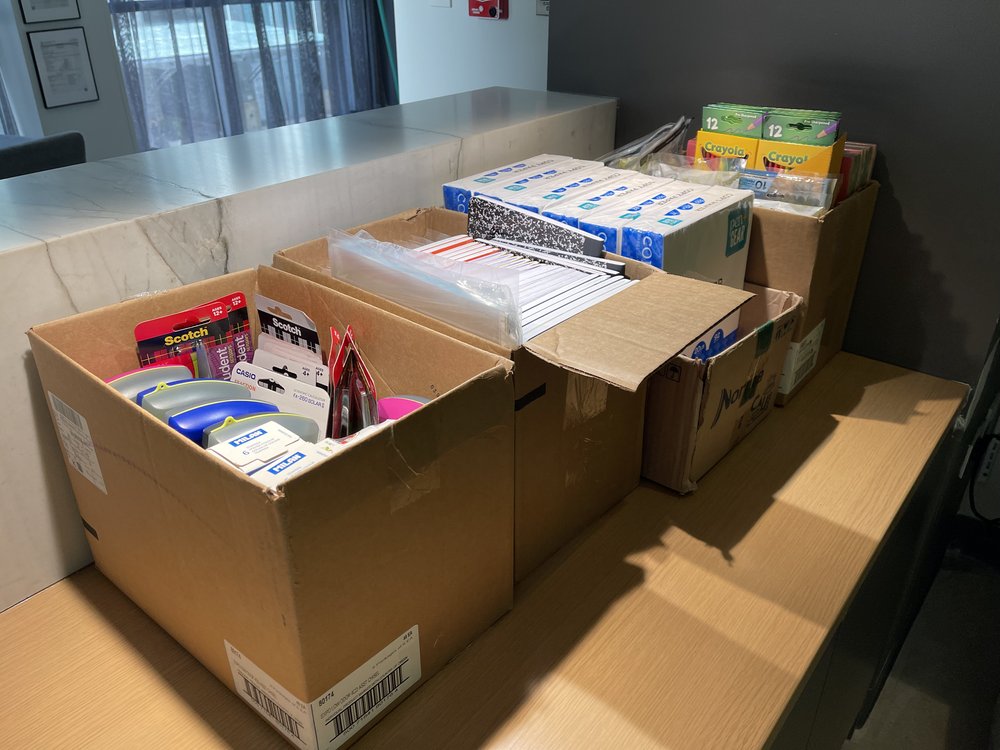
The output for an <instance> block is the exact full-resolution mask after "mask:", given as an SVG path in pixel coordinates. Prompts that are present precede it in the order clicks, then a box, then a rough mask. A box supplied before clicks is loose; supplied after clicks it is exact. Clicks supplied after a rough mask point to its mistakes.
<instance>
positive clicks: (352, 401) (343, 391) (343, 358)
mask: <svg viewBox="0 0 1000 750" xmlns="http://www.w3.org/2000/svg"><path fill="white" fill-rule="evenodd" d="M330 333H331V339H332V340H333V341H334V342H336V341H338V340H340V348H339V349H338V351H337V355H336V358H331V365H330V378H331V382H332V384H333V415H332V416H333V419H332V422H331V424H332V427H331V432H330V435H331V437H333V438H334V439H338V438H345V437H347V436H349V435H352V434H354V433H356V432H360V431H361V430H363V429H365V428H366V427H371V426H372V425H376V424H378V423H379V417H378V393H377V391H376V388H375V381H374V380H373V379H372V376H371V373H370V372H369V371H368V367H367V365H365V363H364V360H363V359H362V357H361V352H360V351H359V350H358V346H357V342H356V341H355V339H354V329H353V328H352V327H351V326H347V328H346V329H345V331H344V335H343V338H342V339H341V337H340V336H338V334H337V331H336V329H333V328H331V330H330Z"/></svg>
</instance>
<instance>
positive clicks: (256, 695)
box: [243, 677, 304, 741]
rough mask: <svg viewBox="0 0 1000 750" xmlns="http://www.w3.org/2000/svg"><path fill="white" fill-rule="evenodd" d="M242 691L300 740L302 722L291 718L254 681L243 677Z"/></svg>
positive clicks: (286, 730) (287, 732) (288, 732)
mask: <svg viewBox="0 0 1000 750" xmlns="http://www.w3.org/2000/svg"><path fill="white" fill-rule="evenodd" d="M243 691H244V692H245V693H246V694H247V695H248V696H249V697H250V700H252V701H253V702H254V703H256V704H257V706H258V707H259V708H261V709H263V710H264V713H266V714H267V715H268V716H270V717H271V718H272V719H273V720H274V721H276V722H277V723H278V726H279V727H281V728H282V729H284V730H285V733H286V734H290V735H291V736H292V737H294V738H295V739H297V740H300V741H301V740H302V729H303V728H304V727H303V725H302V723H301V722H299V721H297V720H295V719H293V718H292V716H291V714H289V713H288V712H287V711H286V710H285V709H283V708H282V707H281V706H279V705H278V704H277V703H275V702H274V701H273V700H271V699H270V698H269V697H268V696H267V693H264V692H262V691H261V689H260V688H258V687H257V686H256V685H255V684H254V683H252V682H251V681H250V680H249V679H247V678H246V677H243Z"/></svg>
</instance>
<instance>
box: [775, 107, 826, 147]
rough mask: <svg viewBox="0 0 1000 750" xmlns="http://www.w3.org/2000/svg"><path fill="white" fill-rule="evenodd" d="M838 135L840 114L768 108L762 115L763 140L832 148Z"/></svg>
mask: <svg viewBox="0 0 1000 750" xmlns="http://www.w3.org/2000/svg"><path fill="white" fill-rule="evenodd" d="M839 135H840V112H821V111H818V110H812V109H808V110H801V109H772V110H770V111H768V112H767V114H765V115H764V127H763V131H762V134H761V138H763V139H764V140H765V141H784V142H786V143H805V144H808V145H810V146H832V145H833V144H834V143H836V141H837V138H838V137H839Z"/></svg>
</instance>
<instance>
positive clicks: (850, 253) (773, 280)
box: [747, 182, 878, 406]
mask: <svg viewBox="0 0 1000 750" xmlns="http://www.w3.org/2000/svg"><path fill="white" fill-rule="evenodd" d="M877 195H878V183H877V182H872V183H870V184H869V185H868V186H867V187H865V188H862V189H861V190H859V191H858V192H857V193H855V194H854V195H852V196H850V197H849V198H847V199H846V200H844V201H843V202H842V203H840V204H838V205H837V206H835V207H834V208H833V209H832V210H830V211H828V212H827V213H826V214H824V215H823V216H822V217H820V218H814V217H809V216H798V215H796V214H791V213H783V212H781V211H771V210H768V209H762V208H758V207H756V206H755V207H754V211H753V214H754V215H753V230H752V231H751V233H750V250H749V253H748V255H747V281H748V282H751V283H753V284H757V285H759V286H767V287H771V288H772V289H787V290H788V291H791V292H795V293H796V294H798V295H800V296H801V297H802V300H803V305H804V310H803V314H802V319H801V320H800V321H799V324H798V326H797V328H796V331H795V333H794V334H793V335H792V345H791V346H790V347H789V351H788V356H787V359H786V362H785V367H784V372H783V375H782V382H781V384H780V385H779V389H778V391H779V392H778V401H777V403H778V406H781V405H782V404H784V403H786V402H787V401H788V400H789V399H790V398H791V397H792V396H793V395H794V394H795V393H797V392H798V391H799V390H800V389H801V388H802V386H803V385H804V384H805V383H806V382H808V380H809V378H811V377H812V375H813V374H815V372H816V371H817V370H818V369H819V368H821V367H823V365H825V364H826V363H827V362H829V361H830V359H831V358H832V357H833V355H834V354H836V353H837V352H838V351H840V348H841V346H842V345H843V343H844V332H845V331H846V330H847V319H848V317H849V316H850V313H851V302H852V300H853V299H854V287H855V286H856V285H857V282H858V274H859V273H860V271H861V259H862V257H863V256H864V252H865V244H866V243H867V241H868V228H869V227H870V226H871V221H872V213H873V212H874V210H875V198H876V197H877Z"/></svg>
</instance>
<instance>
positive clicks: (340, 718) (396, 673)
mask: <svg viewBox="0 0 1000 750" xmlns="http://www.w3.org/2000/svg"><path fill="white" fill-rule="evenodd" d="M405 666H406V661H404V662H403V663H402V664H400V665H399V666H398V667H396V668H395V669H394V670H392V671H391V672H390V673H389V674H387V675H386V676H385V677H383V678H382V679H381V680H379V681H378V682H377V683H376V684H375V687H373V688H371V689H370V690H369V691H368V692H367V693H365V694H364V695H362V696H361V697H360V698H358V699H357V700H356V701H354V703H352V704H351V705H349V706H348V707H347V708H345V709H344V710H343V711H341V712H340V713H339V714H337V715H335V716H334V717H333V718H332V719H330V720H329V721H328V722H327V724H329V723H331V722H332V723H333V727H334V732H335V734H334V737H339V736H340V735H342V734H343V733H344V732H346V731H347V730H348V729H350V728H351V727H353V726H354V725H355V724H357V722H358V719H360V718H361V717H363V716H364V715H365V714H367V713H368V712H369V711H371V710H372V709H373V708H375V707H376V706H378V705H379V704H380V703H381V702H382V701H384V700H385V699H386V698H388V697H389V696H390V695H392V694H393V693H394V692H396V690H397V689H398V688H399V686H400V685H402V684H403V682H404V681H405V678H404V677H403V667H405Z"/></svg>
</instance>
